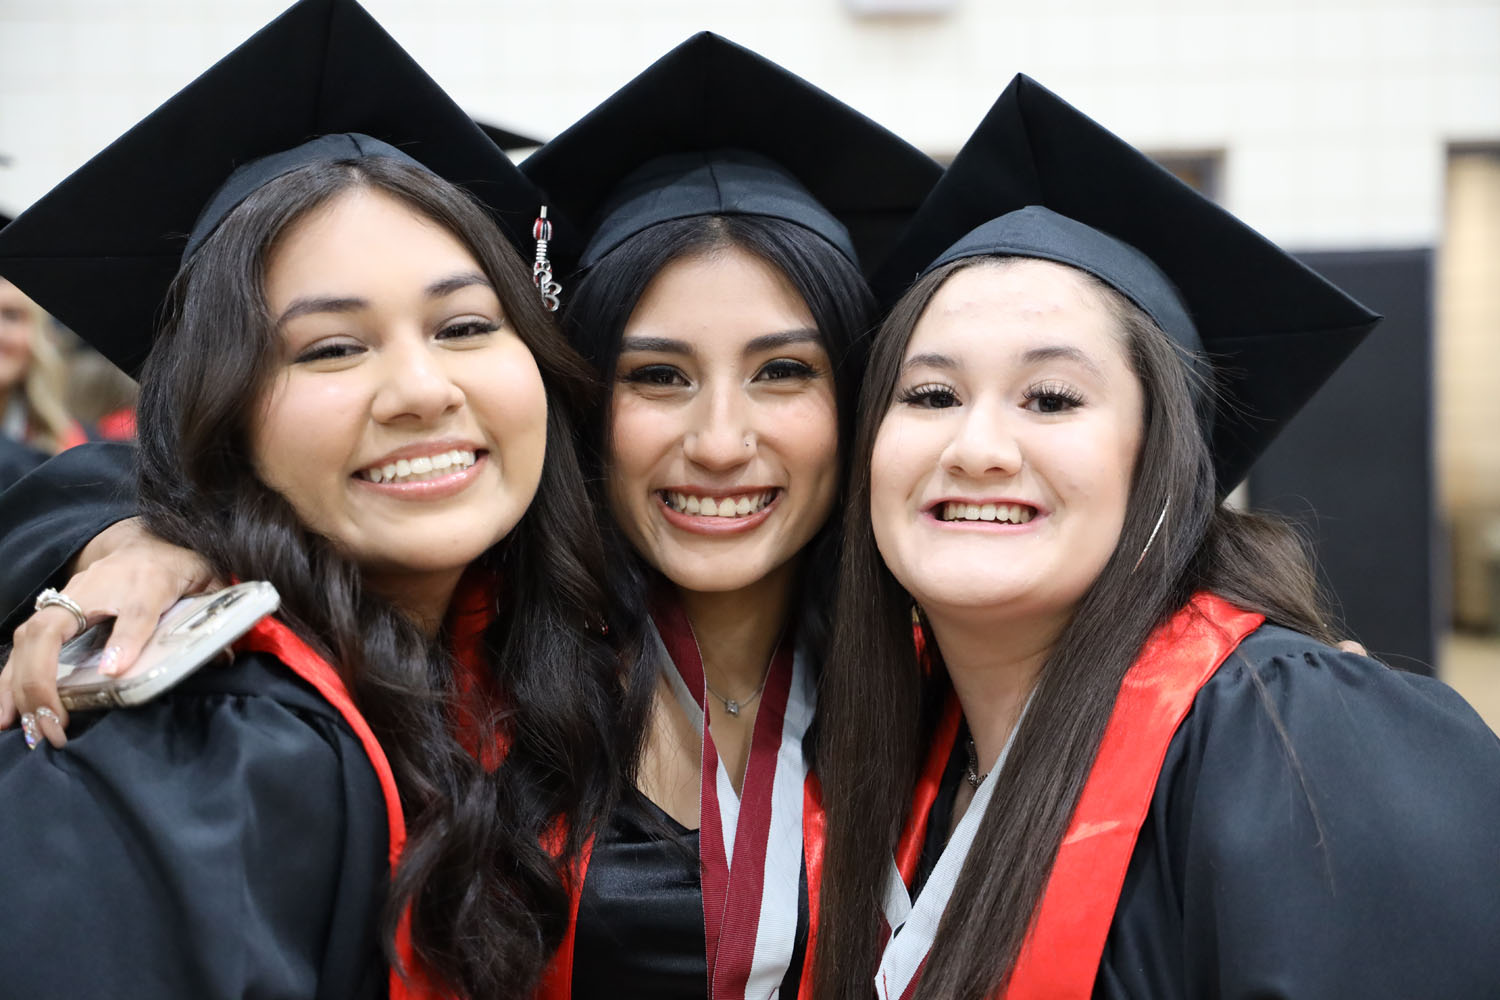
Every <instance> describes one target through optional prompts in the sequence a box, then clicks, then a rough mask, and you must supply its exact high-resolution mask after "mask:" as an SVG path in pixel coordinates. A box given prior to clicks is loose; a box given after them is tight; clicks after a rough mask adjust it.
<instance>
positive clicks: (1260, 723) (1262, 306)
mask: <svg viewBox="0 0 1500 1000" xmlns="http://www.w3.org/2000/svg"><path fill="white" fill-rule="evenodd" d="M918 272H921V274H922V276H921V277H920V278H919V280H918V281H917V282H916V284H915V286H913V287H912V288H911V289H910V291H908V292H906V294H905V295H904V296H903V297H902V299H901V301H900V302H899V303H898V304H897V305H896V306H895V308H894V310H893V312H892V314H891V316H890V318H889V320H888V321H887V323H886V324H885V327H884V329H883V330H882V332H881V333H880V335H879V337H878V338H877V342H876V345H875V347H874V348H873V351H872V357H871V362H870V367H869V371H868V374H867V377H866V383H865V386H864V395H863V396H862V400H861V408H860V415H859V426H858V432H857V437H856V444H855V448H854V453H853V464H854V469H853V473H852V478H851V488H850V493H851V500H850V508H849V512H848V515H847V521H846V535H847V541H846V551H845V554H844V560H843V566H842V568H843V571H844V572H843V577H842V579H841V582H840V590H839V595H838V600H837V603H836V606H835V611H836V625H835V632H834V639H833V642H832V644H831V652H830V655H829V657H828V660H827V661H826V663H825V671H824V687H823V689H822V694H823V702H822V705H821V711H822V712H823V713H825V714H824V715H823V716H821V717H820V722H819V725H820V727H821V728H820V737H819V740H820V745H819V747H818V754H817V760H818V764H819V768H820V774H821V776H822V778H823V783H824V789H825V805H826V808H827V822H828V842H827V856H826V860H825V867H824V880H823V884H822V891H821V894H820V899H819V906H820V909H821V911H822V913H821V917H820V920H819V923H818V927H819V933H818V937H817V939H816V941H815V942H814V951H815V957H814V964H815V967H816V984H817V990H816V995H817V996H818V997H819V998H820V1000H822V998H828V1000H834V998H859V1000H866V998H868V997H869V996H870V995H871V994H872V993H873V994H874V995H876V996H878V997H880V998H882V1000H898V998H908V997H916V998H943V1000H949V998H990V997H997V998H998V997H1007V998H1047V1000H1065V998H1086V997H1090V996H1093V997H1111V998H1114V997H1121V998H1123V997H1153V998H1178V997H1180V998H1198V997H1225V998H1250V997H1257V998H1260V997H1335V996H1351V997H1353V996H1357V997H1392V998H1394V997H1413V996H1433V997H1437V996H1441V997H1445V998H1454V997H1463V998H1470V997H1473V998H1477V997H1493V996H1495V995H1496V990H1497V989H1500V958H1497V954H1496V951H1495V949H1494V942H1495V941H1496V940H1500V893H1497V892H1496V891H1495V887H1496V886H1497V885H1500V837H1497V835H1496V831H1497V830H1500V741H1497V740H1496V737H1495V735H1494V734H1493V733H1492V732H1490V731H1489V730H1488V729H1487V728H1486V726H1485V725H1484V723H1483V722H1482V721H1481V720H1480V719H1479V718H1478V716H1477V715H1475V713H1474V712H1473V711H1472V709H1470V708H1469V707H1468V706H1467V705H1466V704H1464V703H1463V701H1462V700H1461V699H1460V698H1459V697H1458V696H1457V695H1455V694H1454V693H1453V692H1452V691H1450V690H1449V689H1447V688H1446V687H1444V686H1443V685H1442V684H1440V683H1438V682H1436V681H1434V680H1431V679H1429V678H1426V677H1420V676H1413V675H1408V674H1403V673H1400V672H1397V671H1393V670H1390V669H1388V668H1386V667H1384V666H1382V665H1381V664H1379V663H1376V662H1374V661H1371V660H1368V659H1365V658H1363V657H1359V656H1355V655H1351V654H1346V653H1341V652H1339V651H1337V650H1335V649H1333V648H1332V647H1330V646H1328V645H1326V644H1325V643H1326V640H1327V638H1328V636H1327V630H1326V627H1325V625H1324V618H1323V616H1322V614H1321V612H1320V610H1319V605H1318V601H1317V595H1316V590H1315V586H1314V577H1313V574H1312V572H1311V570H1310V568H1309V566H1308V563H1307V560H1306V558H1305V556H1304V554H1303V552H1302V551H1301V549H1300V547H1299V545H1298V544H1297V543H1296V540H1295V538H1294V536H1292V535H1291V534H1289V532H1288V530H1287V529H1285V528H1284V527H1282V526H1280V525H1278V524H1276V523H1274V522H1271V521H1269V520H1267V519H1264V518H1260V517H1256V516H1253V515H1250V514H1245V513H1241V512H1238V511H1235V510H1232V509H1230V508H1227V507H1225V506H1224V505H1223V504H1222V503H1221V498H1222V497H1223V496H1224V494H1225V493H1226V492H1227V490H1228V488H1229V487H1231V486H1233V485H1234V484H1235V483H1237V482H1238V481H1239V480H1240V479H1241V478H1242V477H1243V475H1244V474H1245V472H1246V471H1247V469H1248V468H1249V466H1250V464H1251V463H1252V462H1253V460H1254V459H1255V457H1256V456H1257V455H1258V454H1259V453H1260V451H1261V450H1262V449H1263V448H1264V447H1265V445H1266V443H1267V442H1268V441H1269V439H1270V438H1271V437H1272V436H1273V434H1274V433H1275V431H1276V430H1277V428H1279V427H1280V426H1281V425H1283V424H1284V423H1285V422H1286V421H1287V420H1288V419H1289V418H1290V417H1291V416H1292V414H1293V413H1294V412H1295V411H1296V410H1297V408H1298V407H1299V406H1300V405H1301V404H1302V403H1303V402H1304V401H1305V400H1306V399H1307V398H1308V396H1310V395H1311V393H1312V392H1313V391H1314V390H1315V389H1316V387H1317V386H1318V384H1319V383H1320V382H1321V381H1322V380H1323V379H1324V378H1326V377H1327V375H1328V374H1329V372H1330V371H1331V370H1332V369H1333V368H1334V367H1335V366H1336V365H1337V364H1338V362H1339V361H1340V360H1341V359H1342V358H1343V356H1344V355H1345V354H1347V352H1348V351H1350V350H1351V349H1352V348H1353V347H1354V346H1355V345H1356V344H1357V343H1358V342H1359V340H1360V339H1361V338H1362V337H1363V336H1364V335H1365V333H1367V332H1368V330H1369V329H1370V328H1371V327H1372V326H1373V324H1374V322H1375V319H1376V317H1374V316H1372V315H1371V314H1369V313H1368V312H1367V311H1366V310H1364V309H1363V308H1361V307H1360V306H1359V305H1358V304H1357V303H1354V302H1353V301H1351V300H1349V299H1348V298H1347V297H1345V296H1344V295H1342V294H1341V293H1340V292H1339V291H1338V290H1337V289H1335V288H1333V287H1332V286H1330V285H1328V284H1327V283H1326V282H1324V281H1323V280H1322V279H1321V278H1319V277H1318V276H1317V275H1316V274H1314V273H1312V272H1311V271H1309V270H1307V269H1306V268H1304V267H1303V266H1302V265H1300V264H1299V263H1297V262H1296V261H1295V260H1294V259H1292V258H1291V257H1289V256H1288V255H1286V254H1284V253H1283V252H1281V251H1280V250H1278V249H1277V248H1276V247H1274V246H1272V245H1271V244H1270V243H1268V242H1266V241H1265V240H1264V239H1262V238H1261V237H1259V236H1258V235H1256V234H1255V233H1254V232H1252V231H1251V230H1249V229H1248V228H1246V227H1245V226H1243V225H1242V224H1240V223H1239V222H1238V221H1237V220H1235V219H1234V218H1233V217H1232V216H1230V215H1229V214H1228V213H1226V212H1224V211H1222V210H1221V209H1219V208H1217V207H1216V206H1214V205H1212V204H1211V203H1210V202H1208V201H1207V200H1205V199H1203V198H1201V197H1199V196H1198V195H1197V194H1196V193H1194V192H1192V191H1191V190H1189V189H1188V188H1186V187H1185V186H1183V185H1181V184H1180V183H1178V182H1177V181H1176V180H1175V179H1173V178H1172V177H1170V176H1169V175H1168V174H1167V173H1166V172H1164V171H1162V170H1160V169H1159V168H1157V167H1156V166H1155V165H1153V164H1152V163H1151V162H1150V161H1149V160H1148V159H1147V158H1146V157H1144V156H1143V155H1141V154H1140V153H1138V152H1137V151H1135V150H1134V149H1132V148H1131V147H1130V146H1128V145H1127V144H1125V143H1123V142H1121V141H1120V140H1119V139H1117V138H1115V137H1114V136H1113V135H1111V134H1110V133H1108V132H1107V131H1105V130H1104V129H1102V128H1100V127H1099V126H1098V125H1096V124H1095V123H1093V122H1092V121H1090V120H1089V119H1088V118H1086V117H1084V116H1083V115H1081V114H1080V113H1079V112H1077V111H1075V110H1074V109H1073V108H1071V107H1070V106H1068V105H1067V104H1065V103H1064V102H1062V101H1061V100H1059V99H1058V98H1057V97H1055V96H1053V95H1052V94H1050V93H1049V92H1047V91H1046V90H1044V89H1042V88H1041V87H1040V86H1038V85H1037V84H1035V83H1034V82H1032V81H1030V80H1028V79H1026V78H1025V77H1019V78H1017V79H1016V81H1015V82H1014V83H1012V85H1011V86H1010V88H1009V89H1008V90H1007V91H1006V92H1005V94H1004V95H1002V97H1001V98H1000V100H999V102H998V103H997V104H996V106H995V108H994V109H993V110H992V111H991V113H990V115H989V116H988V117H987V118H986V119H985V121H984V123H983V124H982V125H981V126H980V128H979V130H978V131H977V133H976V134H975V136H974V137H973V138H972V139H971V140H970V141H969V143H968V144H967V145H966V146H965V148H964V150H963V151H962V152H961V153H960V154H959V156H958V158H957V159H956V160H955V162H954V164H953V165H952V167H951V168H950V170H949V171H948V173H947V175H946V176H945V177H944V179H943V180H942V181H941V182H940V183H939V185H938V187H937V188H936V189H935V190H934V192H933V194H932V196H931V198H930V199H929V201H928V202H927V204H926V205H924V207H923V209H922V210H921V212H920V213H919V216H918V219H917V221H916V222H915V223H914V224H913V226H912V229H911V232H910V233H909V234H908V236H907V237H906V238H905V239H904V240H903V244H902V246H901V248H900V249H899V250H898V251H897V252H896V253H895V254H894V255H893V258H892V262H891V265H890V269H889V272H888V273H889V274H891V275H895V276H897V280H904V278H905V277H906V276H909V275H911V274H913V273H918ZM1393 474H1399V470H1393ZM913 607H915V608H916V609H917V616H918V619H919V621H920V622H921V628H920V642H918V643H917V648H915V649H914V644H913V635H912V630H911V628H910V620H911V615H912V613H913ZM913 788H915V789H916V794H915V799H913V795H912V792H913Z"/></svg>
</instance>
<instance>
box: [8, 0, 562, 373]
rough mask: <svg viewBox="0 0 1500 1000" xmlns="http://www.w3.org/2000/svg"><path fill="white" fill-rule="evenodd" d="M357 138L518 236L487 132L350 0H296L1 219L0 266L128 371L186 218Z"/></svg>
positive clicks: (518, 200)
mask: <svg viewBox="0 0 1500 1000" xmlns="http://www.w3.org/2000/svg"><path fill="white" fill-rule="evenodd" d="M319 136H327V137H328V138H327V139H326V140H323V141H322V142H321V143H320V144H318V145H316V146H310V147H308V148H305V149H302V150H300V151H298V152H296V153H294V154H292V155H291V156H290V157H286V158H283V159H281V160H280V161H278V160H276V159H272V160H262V158H264V157H271V156H272V155H273V154H280V153H283V152H285V151H287V150H293V149H295V148H296V147H299V146H301V145H302V144H304V143H307V142H309V140H312V139H315V138H317V137H319ZM371 138H373V139H374V140H376V141H377V143H378V144H385V143H388V144H390V146H393V147H395V148H396V149H398V150H400V151H401V152H402V153H404V154H407V155H409V156H410V157H411V158H412V159H414V160H416V161H417V162H419V163H421V164H422V165H424V166H426V167H427V168H428V169H430V170H431V171H433V173H435V174H438V175H439V176H441V177H443V178H445V179H447V180H449V181H451V182H453V183H456V184H461V185H463V186H464V187H466V188H468V189H469V190H470V191H471V192H473V193H474V194H475V195H476V196H477V197H479V198H480V199H481V200H482V201H483V202H484V203H485V204H486V205H487V206H488V207H489V209H490V210H491V212H492V213H493V214H494V215H495V217H496V219H497V220H498V221H499V222H500V224H501V228H502V229H503V230H504V231H505V232H506V235H507V236H508V237H509V238H510V239H511V242H512V243H514V244H516V245H517V246H518V247H523V248H524V246H525V243H524V240H525V238H526V237H528V236H529V235H530V232H529V231H530V224H531V221H532V219H534V218H535V215H536V209H537V206H538V205H539V204H540V200H539V198H538V196H537V194H536V191H535V188H534V187H533V186H532V185H531V183H530V182H529V181H527V180H526V179H525V178H524V177H523V176H522V175H521V174H520V172H519V171H518V170H517V169H516V168H515V166H514V165H513V164H512V163H511V162H510V160H509V159H508V158H507V157H506V156H505V154H504V153H503V152H502V151H501V150H500V149H499V147H497V146H496V145H495V144H494V143H493V142H491V141H490V140H489V138H488V137H486V136H485V134H484V133H483V132H482V131H481V130H480V128H479V126H478V125H476V124H475V123H474V122H473V120H471V119H470V118H469V116H468V115H467V114H465V113H464V111H463V110H462V109H461V108H459V106H458V105H457V104H455V103H454V102H453V101H452V99H450V98H449V97H448V95H447V94H445V93H444V92H443V90H442V89H441V88H440V87H439V86H438V85H437V84H436V83H435V82H433V80H432V78H431V77H429V76H428V75H427V74H426V73H425V72H423V70H422V68H421V67H420V66H418V65H417V64H416V62H415V61H413V60H412V58H411V57H410V56H409V55H407V53H406V52H405V50H403V49H402V48H401V46H399V45H398V44H396V42H395V40H394V39H392V38H391V36H390V35H388V34H387V33H386V32H385V30H384V29H382V28H381V27H380V25H379V24H377V23H376V21H375V20H374V18H372V17H371V16H370V15H369V14H368V13H367V12H366V11H365V10H364V8H362V7H361V6H359V4H357V3H355V2H354V0H302V2H300V3H298V4H296V5H295V6H293V7H291V8H290V9H289V10H287V11H286V12H285V13H284V14H282V15H281V16H280V17H278V18H277V19H276V20H274V21H272V22H271V23H270V24H268V25H267V26H266V27H264V28H262V29H261V30H260V31H259V32H257V33H256V34H255V35H254V36H252V37H251V38H250V39H249V40H248V41H246V42H245V43H244V44H242V45H241V46H240V47H239V48H237V49H235V50H234V51H233V52H231V53H230V54H229V55H227V56H225V57H224V58H223V59H222V60H220V61H219V62H218V63H217V64H215V65H214V66H213V67H212V68H210V69H209V70H208V71H207V72H205V73H204V74H203V75H202V76H200V77H198V79H196V80H195V81H193V82H192V83H191V84H189V85H188V86H187V87H185V88H184V89H183V90H182V91H180V92H179V93H178V94H177V95H176V96H175V97H173V98H171V99H170V100H168V101H167V102H166V103H165V104H163V105H162V106H161V107H160V108H158V109H157V110H156V111H154V112H152V113H151V115H150V116H148V117H147V118H145V119H144V120H142V121H141V122H140V123H139V124H137V125H136V126H135V127H134V128H132V129H131V130H130V131H129V132H127V133H125V135H123V136H121V137H120V138H119V139H117V140H116V141H115V142H114V143H112V144H111V145H110V146H109V147H108V148H107V149H105V150H104V151H103V152H101V153H99V154H98V155H97V156H95V157H94V158H93V159H91V160H90V161H89V162H88V163H86V164H84V165H83V166H82V167H80V168H79V169H78V170H77V171H75V172H74V173H73V174H72V175H71V176H70V177H68V178H67V179H66V180H64V181H63V182H62V183H60V184H59V185H58V186H57V187H56V188H54V189H53V190H52V191H51V192H49V193H48V194H47V195H46V196H45V197H43V198H42V199H41V200H40V201H38V202H37V203H36V204H35V205H33V206H32V207H31V208H29V209H28V210H27V211H25V212H23V213H22V214H21V216H20V217H19V218H18V219H16V221H15V222H14V223H12V224H11V225H10V226H7V227H6V228H5V230H4V232H3V233H0V273H3V274H5V275H6V276H7V277H9V278H11V280H13V281H15V283H16V284H17V285H19V286H21V287H22V288H23V289H25V290H26V292H27V293H28V294H29V295H31V297H32V298H34V299H35V300H37V301H38V302H39V303H41V304H42V305H43V307H45V308H46V309H47V310H48V311H49V312H51V313H52V314H53V315H55V316H57V317H58V318H59V319H60V320H61V321H62V322H64V323H66V324H67V325H68V326H69V327H71V328H72V329H74V330H75V331H77V332H78V333H79V334H80V335H81V336H83V337H84V338H85V339H86V340H88V341H89V342H90V343H92V344H93V345H94V346H95V347H96V348H98V349H99V350H100V351H101V352H102V353H103V354H104V355H105V356H106V357H108V358H109V359H110V360H111V361H113V362H115V364H117V365H119V366H120V367H121V368H123V369H125V370H126V371H127V372H131V373H132V374H133V373H135V372H136V371H137V370H138V369H139V367H140V364H141V362H142V361H144V360H145V357H146V354H147V353H148V352H149V350H150V346H151V341H152V338H153V336H154V334H155V332H156V324H157V321H158V318H159V313H160V308H161V305H162V302H163V300H164V298H165V295H166V291H167V287H168V285H169V284H170V283H171V281H172V279H173V277H174V276H175V275H176V273H177V270H178V267H179V265H180V264H181V260H182V256H183V252H184V249H185V245H186V241H187V236H188V234H189V233H192V232H194V231H195V229H199V230H206V229H207V228H211V224H212V223H216V222H217V221H218V219H219V218H222V216H223V214H224V213H226V212H228V211H229V210H230V209H232V208H233V207H234V205H235V204H238V202H239V201H240V200H242V199H243V198H244V197H245V196H246V195H248V194H249V193H250V191H252V190H254V188H255V187H257V186H259V185H260V184H264V183H265V182H266V181H268V180H270V179H272V178H273V177H275V176H277V174H278V173H283V172H285V171H286V170H289V169H292V168H294V167H296V166H298V165H300V164H301V163H305V162H311V161H312V160H313V159H321V158H323V157H324V156H325V155H326V156H329V157H338V158H343V157H345V156H347V155H369V154H370V153H372V152H374V153H379V152H385V153H389V152H390V148H389V147H384V148H382V146H381V145H377V144H376V143H371V141H370V139H371ZM256 161H260V162H256ZM247 165H248V166H247ZM237 168H239V171H238V173H236V170H237ZM231 174H234V175H235V176H234V177H232V178H231ZM226 179H229V180H228V182H227V183H226ZM215 213H217V216H216V215H215ZM200 216H202V218H201V219H200ZM200 235H201V233H200ZM195 242H196V241H195ZM524 252H525V251H524V249H523V253H524Z"/></svg>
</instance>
